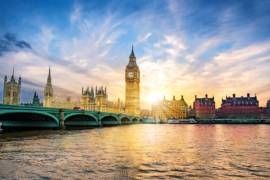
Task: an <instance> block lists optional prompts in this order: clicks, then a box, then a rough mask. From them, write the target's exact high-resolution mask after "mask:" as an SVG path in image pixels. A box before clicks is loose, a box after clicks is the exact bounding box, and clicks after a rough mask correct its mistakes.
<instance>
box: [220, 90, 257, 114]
mask: <svg viewBox="0 0 270 180" xmlns="http://www.w3.org/2000/svg"><path fill="white" fill-rule="evenodd" d="M220 112H221V116H222V117H224V118H237V119H238V118H240V119H241V118H259V114H260V112H259V101H258V100H257V96H256V95H255V97H250V95H249V94H247V97H243V96H241V97H235V94H233V97H226V99H225V100H223V99H222V104H221V110H220Z"/></svg>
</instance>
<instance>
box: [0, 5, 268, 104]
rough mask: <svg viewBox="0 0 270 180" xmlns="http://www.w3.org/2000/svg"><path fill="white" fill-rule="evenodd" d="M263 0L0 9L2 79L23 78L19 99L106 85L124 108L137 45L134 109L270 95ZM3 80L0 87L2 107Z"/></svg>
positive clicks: (63, 94) (76, 95) (75, 97)
mask: <svg viewBox="0 0 270 180" xmlns="http://www.w3.org/2000/svg"><path fill="white" fill-rule="evenodd" d="M269 19H270V1H267V0H264V1H249V0H245V1H242V0H239V1H237V0H235V1H229V0H226V1H216V0H215V1H199V0H194V1H192V0H188V1H187V0H186V1H180V0H175V1H173V0H171V1H161V0H160V1H79V0H78V1H71V0H70V1H68V0H67V1H61V0H57V1H34V0H33V1H30V0H29V1H23V0H21V1H20V0H8V1H5V0H2V1H1V2H0V78H1V77H2V79H3V81H4V76H5V74H7V75H8V78H9V79H10V76H11V73H12V67H13V65H15V77H16V79H18V76H19V75H21V76H22V94H21V101H22V102H30V101H32V96H33V93H34V92H35V91H37V92H38V94H39V96H40V98H41V99H42V98H43V90H44V87H45V84H46V78H47V75H48V67H49V66H51V68H52V83H53V87H54V90H55V96H56V94H60V96H61V101H65V98H66V96H71V97H72V100H73V101H78V100H80V93H81V88H82V86H83V87H85V88H86V87H87V86H90V87H91V86H96V85H97V86H102V85H103V86H107V91H108V93H109V99H110V100H113V101H114V100H116V99H117V98H118V97H120V98H121V99H122V101H124V98H125V82H124V72H125V65H126V63H127V62H128V56H129V54H130V51H131V45H132V44H133V45H134V51H135V55H136V57H137V61H138V64H139V67H140V70H141V75H142V76H141V99H142V104H141V106H142V107H141V108H149V104H148V103H147V101H148V100H150V99H152V97H153V95H157V96H158V97H159V98H163V95H166V97H167V98H168V99H171V98H172V96H173V95H175V96H176V98H178V99H179V98H181V95H184V98H185V100H186V101H187V102H188V104H189V105H191V104H192V102H193V101H194V96H195V95H197V96H198V97H202V96H205V94H208V95H209V96H212V95H214V96H215V99H216V103H217V105H216V106H217V107H219V106H220V103H221V98H222V97H225V96H226V94H228V96H229V95H230V96H232V94H233V93H235V94H236V96H246V94H247V93H250V94H251V95H252V96H254V95H255V93H257V96H258V99H259V100H260V105H261V106H265V103H266V100H267V99H269V98H270V95H269V94H270V93H269V92H270V90H269V89H270V88H269V87H270V82H269V77H270V48H269V47H270V46H269V45H270V31H269V29H270V21H269ZM2 100H3V83H0V101H2Z"/></svg>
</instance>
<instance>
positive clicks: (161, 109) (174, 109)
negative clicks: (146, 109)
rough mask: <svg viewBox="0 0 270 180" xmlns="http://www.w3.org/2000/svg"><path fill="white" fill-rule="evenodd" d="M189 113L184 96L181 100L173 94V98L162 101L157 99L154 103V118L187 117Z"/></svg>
mask: <svg viewBox="0 0 270 180" xmlns="http://www.w3.org/2000/svg"><path fill="white" fill-rule="evenodd" d="M187 115H188V105H187V103H186V102H185V100H184V98H183V96H182V97H181V99H180V100H176V99H175V96H173V99H172V100H167V99H165V96H164V99H163V100H162V101H160V100H159V99H156V100H155V102H154V103H153V104H152V116H153V118H154V119H156V120H157V119H162V120H167V119H169V118H178V119H185V118H187Z"/></svg>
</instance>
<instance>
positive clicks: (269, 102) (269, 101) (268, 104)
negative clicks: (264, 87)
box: [266, 98, 270, 109]
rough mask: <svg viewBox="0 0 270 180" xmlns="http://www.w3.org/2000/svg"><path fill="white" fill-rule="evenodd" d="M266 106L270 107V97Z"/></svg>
mask: <svg viewBox="0 0 270 180" xmlns="http://www.w3.org/2000/svg"><path fill="white" fill-rule="evenodd" d="M266 107H267V109H270V98H269V100H267V103H266Z"/></svg>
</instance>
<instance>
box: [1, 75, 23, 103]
mask: <svg viewBox="0 0 270 180" xmlns="http://www.w3.org/2000/svg"><path fill="white" fill-rule="evenodd" d="M20 95H21V76H20V77H19V81H18V82H16V81H15V78H14V70H13V74H12V76H11V80H10V81H7V76H5V81H4V94H3V104H11V105H20Z"/></svg>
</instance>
